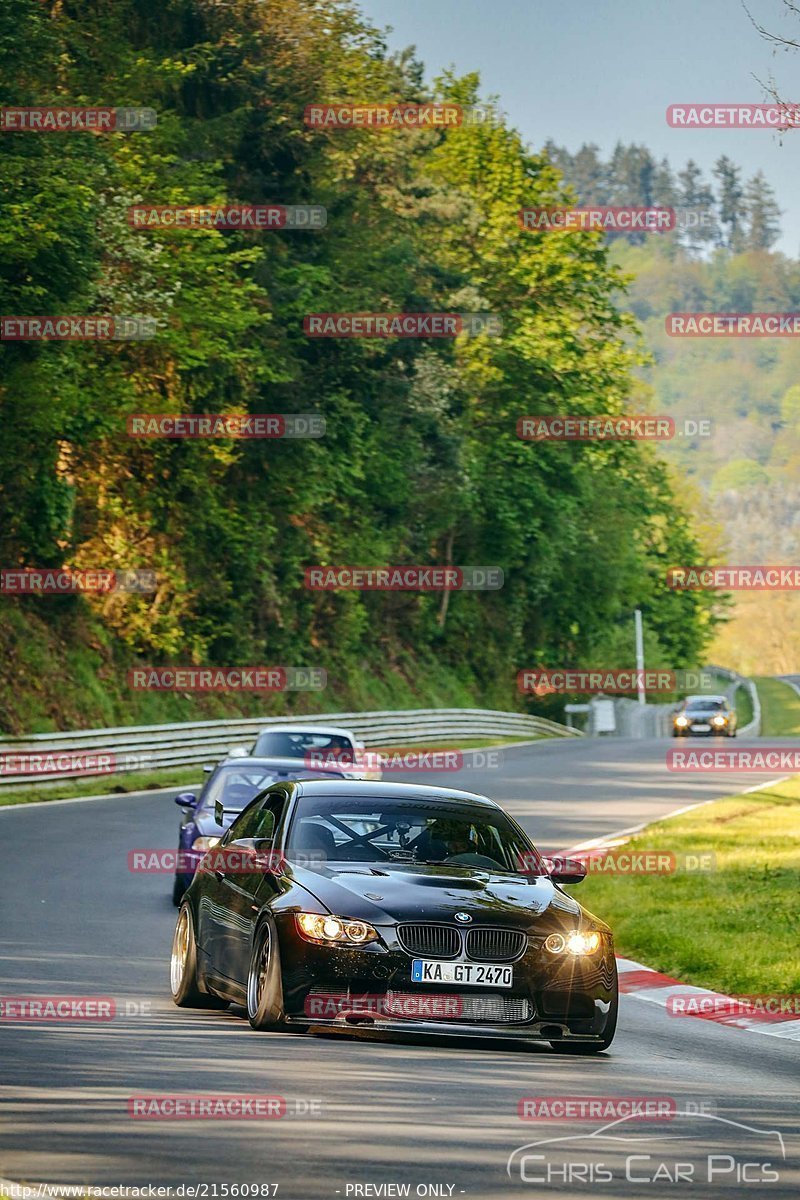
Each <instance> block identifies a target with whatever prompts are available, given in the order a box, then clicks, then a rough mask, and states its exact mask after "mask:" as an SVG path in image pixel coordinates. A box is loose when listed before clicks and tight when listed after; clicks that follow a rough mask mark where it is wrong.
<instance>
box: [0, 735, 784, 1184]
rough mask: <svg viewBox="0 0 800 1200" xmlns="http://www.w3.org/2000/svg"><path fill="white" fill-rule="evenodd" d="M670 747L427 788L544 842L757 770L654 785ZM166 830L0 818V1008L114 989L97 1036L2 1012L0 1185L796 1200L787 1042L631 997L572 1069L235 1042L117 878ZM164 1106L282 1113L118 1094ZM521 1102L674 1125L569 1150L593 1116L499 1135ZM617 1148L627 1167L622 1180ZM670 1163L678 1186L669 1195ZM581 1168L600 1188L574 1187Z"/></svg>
mask: <svg viewBox="0 0 800 1200" xmlns="http://www.w3.org/2000/svg"><path fill="white" fill-rule="evenodd" d="M734 744H738V745H742V744H747V743H746V742H744V740H743V739H739V741H738V743H734ZM770 744H773V745H774V744H779V743H778V742H777V740H776V741H774V742H771V743H770ZM784 744H786V745H789V744H791V743H790V742H789V741H785V743H784ZM668 748H669V744H668V743H665V742H628V741H623V740H621V739H613V738H609V739H607V740H605V739H592V740H589V739H587V740H586V741H577V740H576V741H574V742H572V741H570V742H562V741H548V742H543V743H539V744H536V745H533V746H529V747H520V748H516V749H505V750H504V751H503V761H502V765H501V766H498V767H494V768H484V767H482V766H480V764H479V765H477V766H471V767H469V768H465V769H464V770H462V771H460V772H459V773H458V774H457V775H453V774H448V775H446V776H433V775H430V774H426V776H425V782H431V783H437V782H449V783H451V784H453V783H455V784H457V785H458V786H461V787H466V788H468V789H471V790H476V791H485V792H486V793H487V794H489V795H492V796H493V797H495V798H496V799H498V800H499V801H501V802H502V803H504V804H505V805H507V807H508V809H509V810H510V811H511V812H512V813H513V815H514V816H515V817H516V818H517V819H518V820H520V821H521V822H522V823H523V824H524V825H525V827H526V828H527V829H528V830H529V831H530V832H531V833H532V834H533V836H534V838H535V840H537V842H538V843H539V844H540V845H541V846H542V847H543V848H545V849H550V850H556V849H562V848H566V847H568V846H571V845H573V844H575V843H578V842H582V841H585V840H587V839H589V838H592V837H595V836H597V835H601V834H606V833H610V832H613V831H615V830H618V829H620V828H625V827H628V826H631V825H635V824H638V823H640V822H643V821H648V820H652V819H654V818H655V817H657V816H659V815H663V814H664V813H667V812H669V811H672V810H674V809H676V808H679V807H682V806H684V805H689V804H692V803H697V802H698V801H702V800H707V799H713V798H714V797H716V796H720V795H725V794H727V793H729V792H732V791H739V790H743V789H744V788H747V787H752V786H755V785H757V784H759V783H761V782H764V781H765V779H767V778H768V777H758V776H745V775H740V776H736V777H730V776H729V777H724V776H719V775H715V776H712V775H707V776H705V775H676V774H670V773H669V772H667V771H666V769H665V767H664V757H665V751H666V749H668ZM406 778H408V777H406ZM416 778H417V779H419V776H417V777H416ZM177 824H178V810H177V809H176V808H175V806H174V805H173V804H172V802H171V795H167V794H164V793H160V794H152V793H142V794H140V795H137V796H133V797H127V798H115V799H108V800H99V801H81V802H65V803H58V802H56V803H51V804H43V805H34V806H20V807H18V808H9V809H0V835H2V836H1V837H0V869H1V870H2V876H1V878H2V893H1V894H2V910H3V913H2V926H1V927H0V928H1V929H2V933H1V934H0V960H1V961H2V984H0V993H2V994H3V995H7V996H22V995H40V996H41V995H45V994H53V995H61V996H64V995H70V996H89V995H93V996H97V995H99V996H106V997H112V998H113V999H114V1000H115V1002H116V1009H117V1013H118V1015H117V1017H116V1019H114V1020H112V1021H109V1022H106V1023H100V1024H98V1023H88V1022H73V1023H71V1024H59V1023H38V1024H37V1023H32V1022H26V1021H13V1022H9V1021H0V1063H1V1064H2V1075H1V1077H0V1083H1V1084H2V1087H1V1088H0V1114H1V1115H0V1176H4V1177H7V1178H9V1179H13V1180H36V1181H46V1182H53V1183H55V1182H58V1183H88V1184H107V1185H113V1184H128V1185H136V1184H139V1185H146V1184H170V1185H173V1187H175V1186H176V1185H180V1184H197V1183H201V1182H203V1183H208V1184H209V1185H212V1184H214V1183H216V1184H219V1185H222V1184H227V1185H229V1186H228V1191H227V1192H225V1191H222V1190H218V1191H217V1192H216V1193H215V1192H214V1190H213V1188H210V1189H209V1190H207V1192H206V1193H205V1194H206V1195H208V1196H214V1195H217V1196H231V1195H234V1196H235V1195H236V1193H235V1192H232V1191H231V1190H230V1185H233V1184H235V1183H239V1184H259V1185H261V1184H266V1183H270V1184H278V1185H279V1188H278V1192H277V1194H278V1196H279V1197H285V1198H287V1200H290V1198H296V1200H327V1198H328V1197H330V1198H332V1200H334V1198H335V1197H339V1196H340V1197H342V1198H344V1197H347V1196H362V1197H363V1196H381V1195H383V1196H392V1195H394V1196H397V1195H403V1194H407V1195H411V1196H415V1195H420V1196H422V1195H427V1196H450V1195H452V1196H455V1197H458V1196H469V1197H494V1196H505V1195H509V1196H512V1195H513V1196H533V1195H536V1196H541V1195H546V1194H555V1195H560V1196H566V1195H584V1196H585V1195H588V1194H592V1195H600V1196H614V1197H619V1196H625V1197H627V1196H631V1197H633V1196H651V1197H652V1196H659V1197H660V1196H662V1195H663V1196H681V1197H683V1196H690V1195H691V1196H698V1197H702V1198H703V1200H705V1198H706V1197H717V1196H719V1197H723V1196H724V1197H738V1196H741V1195H756V1194H758V1195H762V1194H766V1195H769V1196H776V1197H777V1196H781V1197H782V1196H788V1195H790V1194H792V1195H794V1196H796V1195H798V1194H800V1172H799V1171H798V1160H799V1155H800V1146H799V1145H798V1136H797V1129H798V1094H799V1093H800V1043H798V1042H797V1041H789V1040H783V1039H779V1038H774V1037H769V1036H764V1035H763V1034H754V1033H750V1032H746V1031H744V1030H742V1029H736V1028H730V1027H725V1026H719V1025H717V1024H714V1023H712V1022H710V1021H705V1020H690V1019H688V1020H675V1019H674V1018H671V1017H669V1016H667V1015H666V1013H665V1012H664V1010H663V1009H661V1008H659V1007H658V1006H656V1005H654V1004H652V1003H648V1002H646V1001H645V1000H643V999H640V998H638V997H636V996H634V995H626V996H623V997H622V1005H621V1018H620V1028H619V1031H618V1034H617V1038H616V1041H615V1042H614V1045H613V1046H612V1047H611V1049H610V1051H608V1052H607V1053H606V1054H603V1055H600V1056H598V1057H597V1058H585V1059H583V1058H577V1057H569V1056H566V1055H560V1054H557V1053H555V1052H553V1051H552V1050H550V1048H549V1047H547V1046H542V1047H541V1048H533V1049H530V1048H525V1047H521V1046H519V1045H517V1044H514V1043H508V1044H503V1045H499V1044H494V1043H489V1042H475V1043H469V1044H465V1043H455V1042H451V1041H447V1040H444V1039H437V1040H436V1041H426V1040H424V1039H421V1038H413V1037H411V1036H409V1037H408V1038H404V1039H402V1040H397V1041H394V1042H388V1041H382V1040H367V1039H365V1038H358V1037H356V1036H355V1035H350V1034H345V1035H330V1036H327V1037H315V1036H311V1035H296V1034H291V1035H282V1034H277V1035H275V1034H256V1033H254V1032H252V1031H251V1030H250V1028H249V1026H248V1024H247V1022H246V1021H245V1020H243V1019H242V1018H241V1017H240V1016H237V1015H236V1014H235V1013H234V1012H223V1013H217V1012H191V1011H187V1010H179V1009H177V1008H175V1007H174V1006H173V1004H172V1002H171V1000H170V997H169V990H168V983H167V974H168V957H169V948H170V942H171V937H172V930H173V926H174V921H175V911H176V910H175V909H174V908H173V906H172V904H171V901H170V894H169V893H170V880H169V877H167V876H164V875H155V874H133V873H130V872H129V871H128V869H127V857H128V853H129V851H130V850H131V849H134V848H144V847H173V846H174V845H175V844H176V829H177ZM577 894H579V893H577ZM600 915H602V914H600ZM174 1093H180V1094H199V1093H201V1094H211V1093H215V1094H216V1093H226V1094H228V1093H237V1094H239V1093H248V1094H269V1095H273V1096H274V1095H280V1096H283V1097H285V1098H286V1101H287V1109H288V1111H287V1115H286V1116H284V1117H282V1118H280V1119H276V1120H216V1121H210V1120H206V1121H197V1120H184V1121H180V1120H179V1121H165V1120H141V1119H134V1118H132V1117H130V1116H129V1115H128V1100H129V1098H130V1097H133V1096H142V1095H164V1094H174ZM532 1096H538V1097H567V1096H583V1097H642V1096H650V1097H662V1098H670V1101H674V1102H675V1105H676V1107H677V1110H678V1112H679V1113H682V1114H685V1115H681V1116H678V1117H676V1118H675V1119H674V1120H672V1121H670V1122H668V1123H667V1124H666V1125H665V1124H664V1123H662V1122H642V1121H638V1122H635V1123H634V1122H627V1123H626V1124H625V1125H624V1127H623V1130H622V1134H623V1135H624V1136H625V1137H626V1138H628V1139H630V1140H629V1141H626V1142H624V1143H620V1142H617V1143H616V1144H614V1145H611V1146H610V1147H609V1146H608V1145H605V1144H604V1145H603V1147H602V1149H600V1148H599V1143H598V1142H597V1140H596V1139H595V1140H593V1141H592V1142H589V1143H588V1145H587V1142H586V1139H587V1138H588V1137H589V1135H590V1134H592V1133H593V1131H596V1130H597V1129H598V1128H599V1127H600V1126H603V1125H605V1124H607V1122H606V1121H602V1120H601V1121H598V1120H588V1121H584V1122H582V1123H578V1122H575V1121H572V1120H569V1121H567V1120H564V1121H560V1122H550V1123H540V1122H532V1121H525V1120H521V1119H520V1117H519V1116H518V1103H519V1101H520V1100H521V1099H522V1098H523V1097H532ZM730 1122H734V1123H735V1124H730ZM742 1127H746V1130H745V1129H743V1128H742ZM772 1131H778V1133H780V1134H781V1135H782V1138H783V1146H782V1147H781V1148H780V1150H778V1149H776V1147H778V1146H779V1144H780V1138H779V1137H778V1136H777V1133H775V1132H772ZM616 1132H617V1133H618V1134H619V1132H620V1131H619V1130H617V1131H616ZM664 1133H666V1134H668V1135H669V1136H670V1137H671V1138H672V1139H674V1138H676V1137H679V1138H680V1142H679V1143H676V1142H675V1141H674V1140H673V1141H671V1142H665V1141H664V1140H662V1136H661V1135H662V1134H664ZM563 1137H577V1138H578V1140H577V1141H576V1142H571V1143H567V1144H566V1145H567V1148H566V1149H564V1150H563V1151H562V1150H561V1149H560V1148H558V1147H556V1148H552V1147H548V1148H547V1149H546V1152H544V1151H541V1150H540V1149H536V1150H533V1151H531V1154H538V1153H543V1154H544V1158H546V1159H547V1162H548V1164H551V1165H552V1164H556V1165H557V1166H559V1169H560V1170H561V1175H560V1176H559V1175H558V1172H557V1171H555V1174H553V1175H552V1177H551V1182H550V1183H544V1182H538V1183H537V1182H535V1180H536V1179H537V1178H541V1174H540V1173H541V1171H543V1170H544V1169H545V1167H544V1166H543V1165H542V1164H543V1162H544V1158H543V1159H534V1158H529V1159H527V1160H525V1166H524V1173H525V1180H532V1181H531V1182H526V1181H524V1180H523V1178H522V1177H521V1174H520V1167H519V1165H518V1164H519V1156H518V1158H517V1159H516V1160H515V1164H516V1165H515V1166H514V1170H513V1171H512V1174H511V1175H509V1174H507V1171H506V1164H507V1161H508V1159H509V1155H511V1154H512V1152H513V1151H514V1150H516V1149H518V1148H519V1147H522V1146H523V1145H525V1144H528V1143H531V1142H535V1141H539V1140H542V1139H551V1138H563ZM676 1145H677V1146H678V1150H676V1148H675V1147H676ZM631 1147H633V1149H631ZM784 1153H785V1161H784V1158H783V1157H782V1156H783V1154H784ZM630 1154H636V1155H637V1156H640V1157H638V1158H637V1159H636V1163H635V1169H633V1170H631V1169H630V1167H629V1172H630V1174H632V1175H633V1176H634V1177H635V1178H634V1179H632V1180H628V1179H626V1178H625V1166H624V1160H625V1158H626V1156H629V1155H630ZM708 1155H716V1156H719V1157H718V1158H716V1159H715V1160H714V1162H715V1173H714V1176H713V1178H712V1180H711V1182H708V1181H707V1180H706V1179H702V1181H701V1179H700V1178H698V1177H697V1176H695V1177H694V1178H695V1179H696V1182H691V1183H690V1182H688V1181H687V1179H686V1177H685V1173H686V1171H687V1170H688V1168H687V1166H686V1164H687V1163H697V1162H700V1161H701V1160H702V1161H703V1162H704V1163H705V1162H707V1156H708ZM725 1155H730V1158H725V1157H724V1156H725ZM548 1156H549V1157H548ZM676 1156H677V1159H678V1160H680V1161H682V1162H683V1163H684V1168H683V1169H684V1182H681V1183H675V1182H673V1181H672V1176H673V1175H674V1174H675V1162H676ZM765 1158H768V1159H769V1161H770V1162H771V1163H772V1164H773V1166H774V1167H779V1168H780V1169H779V1171H776V1172H775V1173H776V1175H777V1176H778V1178H777V1179H775V1180H774V1181H770V1180H769V1179H768V1178H766V1177H765V1176H764V1175H763V1174H762V1175H760V1176H759V1172H760V1171H763V1160H764V1159H765ZM601 1160H602V1163H604V1164H605V1166H606V1167H609V1166H610V1168H611V1173H612V1175H613V1180H614V1181H613V1182H611V1183H608V1182H603V1179H602V1177H600V1178H598V1176H597V1174H595V1177H594V1178H593V1179H592V1178H591V1177H587V1176H586V1174H585V1172H587V1171H591V1170H592V1169H594V1170H595V1171H598V1170H599V1169H600V1168H599V1167H598V1164H599V1163H600V1162H601ZM734 1160H735V1164H734ZM741 1160H744V1161H746V1162H749V1163H750V1168H749V1171H748V1168H747V1167H746V1166H745V1167H744V1168H743V1167H742V1161H741ZM751 1160H752V1161H751ZM567 1161H569V1162H570V1163H573V1164H574V1163H576V1162H579V1163H580V1164H581V1170H582V1171H583V1172H584V1176H583V1178H581V1177H580V1173H579V1177H578V1178H575V1175H574V1171H575V1170H577V1168H576V1167H575V1166H574V1165H573V1166H571V1167H569V1171H571V1172H573V1174H572V1178H571V1180H569V1179H568V1178H567V1174H568V1171H567V1168H566V1167H565V1166H564V1163H565V1162H567ZM587 1164H588V1165H587ZM756 1164H758V1165H756ZM547 1169H548V1170H549V1169H550V1167H548V1168H547ZM553 1169H554V1170H555V1168H553ZM737 1172H738V1174H739V1175H740V1176H742V1177H740V1178H737ZM742 1172H743V1174H742ZM653 1177H655V1182H648V1180H649V1179H652V1178H653ZM387 1185H394V1186H393V1187H392V1188H387ZM406 1185H408V1187H409V1191H408V1192H405V1191H404V1188H405V1186H406ZM173 1194H175V1193H173ZM262 1194H263V1193H262Z"/></svg>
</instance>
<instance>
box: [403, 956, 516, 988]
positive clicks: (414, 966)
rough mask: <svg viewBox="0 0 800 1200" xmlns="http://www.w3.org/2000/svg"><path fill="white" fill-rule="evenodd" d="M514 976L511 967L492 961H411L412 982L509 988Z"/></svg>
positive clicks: (422, 959)
mask: <svg viewBox="0 0 800 1200" xmlns="http://www.w3.org/2000/svg"><path fill="white" fill-rule="evenodd" d="M513 978H514V970H513V967H498V966H495V965H494V963H460V962H435V961H433V960H431V959H429V958H415V959H414V960H413V962H412V963H411V979H412V981H413V982H414V983H460V984H464V985H465V986H466V987H504V988H509V987H511V985H512V982H513Z"/></svg>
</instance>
